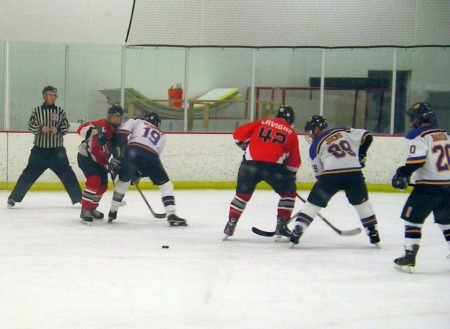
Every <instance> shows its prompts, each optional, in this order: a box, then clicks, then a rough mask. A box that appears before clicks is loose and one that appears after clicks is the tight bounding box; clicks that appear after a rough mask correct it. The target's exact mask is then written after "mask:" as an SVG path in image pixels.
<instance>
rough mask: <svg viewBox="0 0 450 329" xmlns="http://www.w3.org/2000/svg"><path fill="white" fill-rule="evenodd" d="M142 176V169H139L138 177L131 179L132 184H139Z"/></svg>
mask: <svg viewBox="0 0 450 329" xmlns="http://www.w3.org/2000/svg"><path fill="white" fill-rule="evenodd" d="M141 178H142V173H141V172H140V171H138V172H137V173H136V177H134V179H132V180H131V185H138V184H139V182H140V181H141Z"/></svg>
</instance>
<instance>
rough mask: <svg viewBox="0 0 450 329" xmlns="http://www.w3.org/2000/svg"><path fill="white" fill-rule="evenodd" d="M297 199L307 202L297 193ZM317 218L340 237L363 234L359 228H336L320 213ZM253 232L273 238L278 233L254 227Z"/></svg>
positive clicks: (290, 219) (294, 217) (295, 216)
mask: <svg viewBox="0 0 450 329" xmlns="http://www.w3.org/2000/svg"><path fill="white" fill-rule="evenodd" d="M297 197H298V198H299V199H300V200H301V201H302V202H303V203H305V202H306V200H305V199H303V198H302V196H301V195H300V194H298V193H297ZM299 213H300V211H299V212H298V213H296V214H295V215H294V216H293V217H291V218H289V221H288V224H289V223H290V222H291V221H292V220H294V219H296V218H297V216H298V214H299ZM317 216H318V217H319V218H320V219H322V220H323V221H324V222H325V224H327V225H328V226H329V227H331V229H332V230H333V231H335V232H336V233H337V234H339V235H343V236H351V235H357V234H359V233H361V228H359V227H357V228H354V229H352V230H340V229H338V228H336V227H335V226H334V225H333V224H331V223H330V222H329V221H328V220H327V219H326V218H325V217H323V216H322V215H321V214H320V213H319V214H317ZM252 232H253V233H255V234H258V235H261V236H267V237H272V236H274V235H275V232H276V231H274V232H268V231H263V230H260V229H259V228H257V227H252Z"/></svg>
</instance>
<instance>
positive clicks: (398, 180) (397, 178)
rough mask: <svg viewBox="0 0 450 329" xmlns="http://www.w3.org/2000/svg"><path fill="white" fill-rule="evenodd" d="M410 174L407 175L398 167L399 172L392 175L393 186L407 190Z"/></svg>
mask: <svg viewBox="0 0 450 329" xmlns="http://www.w3.org/2000/svg"><path fill="white" fill-rule="evenodd" d="M409 178H410V176H406V175H405V174H404V173H402V172H401V171H400V169H397V173H396V174H395V175H394V177H392V187H394V188H396V189H399V190H406V188H407V187H408V185H409Z"/></svg>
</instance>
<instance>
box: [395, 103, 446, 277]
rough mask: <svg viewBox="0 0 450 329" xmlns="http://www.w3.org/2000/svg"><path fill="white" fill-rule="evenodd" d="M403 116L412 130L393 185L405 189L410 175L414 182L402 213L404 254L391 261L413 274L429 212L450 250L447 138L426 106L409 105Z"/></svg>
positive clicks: (396, 266) (408, 135)
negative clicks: (403, 163)
mask: <svg viewBox="0 0 450 329" xmlns="http://www.w3.org/2000/svg"><path fill="white" fill-rule="evenodd" d="M406 115H407V117H408V119H409V122H410V124H411V127H412V128H413V129H412V130H411V131H410V132H409V133H408V134H407V135H406V141H407V150H408V158H407V159H406V163H405V165H403V166H401V167H399V168H398V169H397V172H396V174H395V175H394V177H393V178H392V186H393V187H395V188H397V189H400V190H405V189H406V188H407V187H408V185H409V180H410V178H411V175H413V174H414V177H415V182H416V183H415V186H414V189H413V191H412V192H411V194H410V196H409V197H408V200H406V203H405V205H404V206H403V210H402V213H401V218H402V219H403V220H404V224H405V230H404V241H405V254H404V255H403V256H401V257H399V258H396V259H395V260H394V264H395V265H394V267H395V268H396V269H397V270H400V271H404V272H408V273H412V271H413V267H414V266H415V265H416V256H417V253H418V251H419V247H420V241H421V239H422V227H423V224H424V223H425V220H426V219H427V217H428V216H429V215H430V214H431V213H433V215H434V221H435V223H436V224H438V226H439V228H440V229H441V231H442V234H443V236H444V239H445V241H446V242H447V244H448V246H449V247H450V136H449V134H448V132H446V131H445V130H443V129H440V128H438V127H437V126H436V125H435V117H434V113H433V109H432V107H431V105H430V104H428V103H416V104H414V105H412V106H411V108H409V109H408V110H407V111H406ZM449 258H450V255H449Z"/></svg>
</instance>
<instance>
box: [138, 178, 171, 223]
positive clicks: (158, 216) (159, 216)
mask: <svg viewBox="0 0 450 329" xmlns="http://www.w3.org/2000/svg"><path fill="white" fill-rule="evenodd" d="M134 186H136V189H137V190H138V192H139V194H140V195H141V197H142V199H144V201H145V204H146V205H147V207H148V209H149V210H150V212H151V213H152V215H153V217H155V218H166V214H165V213H163V214H160V213H157V212H154V211H153V209H152V207H151V206H150V203H148V201H147V199H146V198H145V195H144V193H142V190H141V189H140V188H139V186H138V184H135V185H134Z"/></svg>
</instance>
